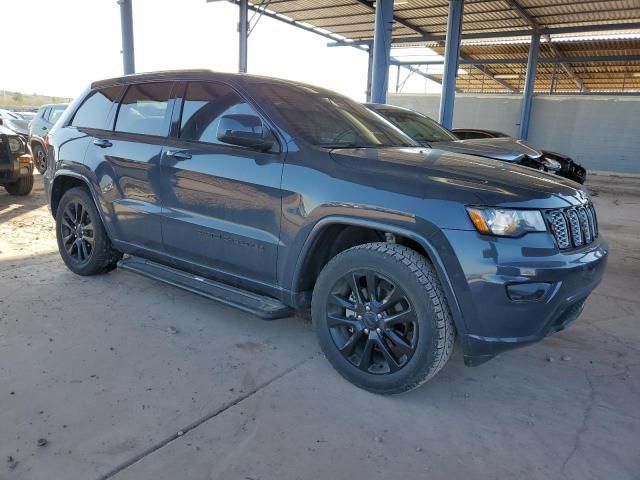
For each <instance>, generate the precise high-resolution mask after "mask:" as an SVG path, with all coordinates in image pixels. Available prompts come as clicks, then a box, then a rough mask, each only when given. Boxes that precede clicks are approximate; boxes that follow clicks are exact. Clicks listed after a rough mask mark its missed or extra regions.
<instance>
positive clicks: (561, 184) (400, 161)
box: [331, 147, 588, 208]
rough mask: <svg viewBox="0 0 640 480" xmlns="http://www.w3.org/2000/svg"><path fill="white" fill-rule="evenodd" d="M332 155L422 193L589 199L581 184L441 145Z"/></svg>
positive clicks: (552, 202) (457, 197)
mask: <svg viewBox="0 0 640 480" xmlns="http://www.w3.org/2000/svg"><path fill="white" fill-rule="evenodd" d="M331 156H332V157H333V159H334V160H335V161H336V162H338V163H339V164H341V165H343V166H346V167H348V168H349V169H351V170H352V171H353V172H354V174H353V178H354V179H360V182H362V181H366V182H367V183H369V184H370V185H371V186H373V187H375V188H378V189H384V190H395V191H397V192H398V193H404V194H407V195H412V196H419V197H421V198H433V199H436V198H438V199H446V200H451V201H458V202H464V203H465V204H478V205H494V206H503V207H508V206H519V207H526V208H561V207H567V206H570V205H576V204H581V203H584V202H585V201H586V200H587V198H588V197H587V193H586V192H585V191H583V190H582V189H581V188H580V187H579V186H578V185H577V184H575V183H573V182H569V181H567V180H565V179H563V178H561V177H558V176H557V175H551V174H547V173H544V172H540V171H538V170H534V169H531V168H528V167H523V166H520V165H515V164H512V163H507V162H503V161H496V160H492V159H488V158H481V157H477V156H472V155H462V154H457V153H451V152H447V151H443V150H440V149H432V148H413V147H411V148H354V149H335V150H332V151H331ZM363 179H364V180H363Z"/></svg>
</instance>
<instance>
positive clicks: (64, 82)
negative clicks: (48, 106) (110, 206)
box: [0, 0, 439, 101]
mask: <svg viewBox="0 0 640 480" xmlns="http://www.w3.org/2000/svg"><path fill="white" fill-rule="evenodd" d="M132 1H133V18H134V20H133V21H134V25H133V29H134V40H135V62H136V71H137V72H148V71H154V70H167V69H169V70H171V69H179V68H209V69H212V70H215V71H222V72H235V71H237V69H238V33H237V22H238V7H237V6H235V5H232V4H230V3H228V2H224V1H219V2H213V3H207V2H206V0H132ZM251 16H252V12H251V11H250V12H249V18H251ZM2 17H3V18H5V19H6V18H22V19H25V20H24V21H19V22H3V27H2V37H3V38H4V39H11V38H12V39H15V41H14V42H11V45H13V46H15V47H17V48H19V49H20V51H21V52H23V54H22V55H16V56H13V57H12V58H11V61H10V62H8V61H4V62H2V66H1V67H0V69H1V70H0V89H5V90H9V91H20V92H22V93H28V94H30V93H38V94H44V95H52V96H54V95H55V96H64V97H71V98H73V97H75V96H76V95H78V94H79V93H80V92H81V91H82V90H83V89H84V88H85V87H86V86H87V85H88V84H89V83H91V82H92V81H94V80H98V79H102V78H109V77H114V76H119V75H122V55H121V53H120V50H121V47H122V43H121V41H122V40H121V35H120V7H119V5H118V4H117V1H116V0H55V1H51V0H19V1H9V0H2ZM254 21H255V18H254ZM34 32H37V33H34ZM329 41H330V40H328V39H327V38H325V37H321V36H319V35H316V34H314V33H310V32H305V31H303V30H301V29H298V28H296V27H292V26H289V25H286V24H284V23H282V22H279V21H277V20H273V19H270V18H268V17H263V18H261V19H260V20H259V21H258V22H257V24H256V26H255V29H254V30H253V32H252V33H251V36H250V37H249V56H248V72H249V73H254V74H260V75H269V76H274V77H281V78H287V79H293V80H299V81H303V82H307V83H311V84H315V85H319V86H322V87H325V88H329V89H332V90H335V91H337V92H340V93H342V94H345V95H347V96H349V97H351V98H353V99H355V100H359V101H364V100H365V90H366V74H367V54H366V53H365V52H362V51H360V50H357V49H355V48H352V47H327V43H328V42H329ZM401 73H402V74H401V80H404V78H405V77H406V76H407V71H406V70H403V72H401ZM395 81H396V69H395V67H392V68H391V71H390V76H389V83H390V85H391V87H390V88H391V89H392V90H395ZM403 91H404V92H426V91H429V92H438V91H439V86H438V85H437V84H435V83H433V82H431V81H428V82H427V81H426V80H425V79H424V78H422V77H419V76H416V75H413V76H411V77H410V78H409V80H408V81H407V82H406V84H405V86H404V88H403Z"/></svg>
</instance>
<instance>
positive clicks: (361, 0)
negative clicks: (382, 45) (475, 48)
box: [330, 0, 517, 92]
mask: <svg viewBox="0 0 640 480" xmlns="http://www.w3.org/2000/svg"><path fill="white" fill-rule="evenodd" d="M356 2H358V3H359V4H361V5H365V6H366V7H369V8H370V9H371V10H373V11H375V9H376V7H375V3H374V2H372V1H370V0H356ZM393 20H394V21H395V22H396V23H399V24H400V25H402V26H404V27H406V28H409V29H411V30H413V31H414V32H416V33H418V34H420V35H423V36H431V35H432V34H431V33H430V32H428V31H426V30H424V29H422V28H421V27H418V26H416V25H413V24H412V23H411V22H409V21H407V20H405V19H403V18H400V17H398V16H397V15H394V16H393ZM445 40H446V38H443V39H442V41H445ZM391 43H393V39H392V41H391ZM330 46H331V45H330ZM460 58H463V59H467V58H468V57H466V56H465V55H464V54H462V53H460ZM476 68H478V67H476ZM478 70H479V71H480V72H482V73H483V74H484V75H486V76H487V77H489V78H490V79H491V80H493V81H494V82H496V83H498V84H500V85H502V86H503V87H505V88H507V89H508V90H510V91H512V92H516V91H517V89H515V88H513V87H512V86H511V85H509V84H508V83H507V82H505V81H503V80H500V79H499V78H496V77H495V76H494V75H493V73H491V71H490V70H489V69H488V68H485V67H479V68H478Z"/></svg>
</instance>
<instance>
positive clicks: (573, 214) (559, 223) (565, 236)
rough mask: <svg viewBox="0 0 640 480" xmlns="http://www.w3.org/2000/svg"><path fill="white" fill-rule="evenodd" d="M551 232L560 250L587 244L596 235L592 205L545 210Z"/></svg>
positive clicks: (596, 221)
mask: <svg viewBox="0 0 640 480" xmlns="http://www.w3.org/2000/svg"><path fill="white" fill-rule="evenodd" d="M545 218H546V219H547V223H548V225H549V228H550V230H551V233H552V234H553V236H554V237H555V239H556V242H557V244H558V248H559V249H560V250H567V249H571V248H578V247H582V246H584V245H589V244H590V243H591V242H593V241H594V240H595V239H596V238H597V237H598V220H597V218H596V211H595V209H594V208H593V205H592V204H590V203H588V204H584V205H581V206H579V207H570V208H563V209H554V210H547V211H546V214H545Z"/></svg>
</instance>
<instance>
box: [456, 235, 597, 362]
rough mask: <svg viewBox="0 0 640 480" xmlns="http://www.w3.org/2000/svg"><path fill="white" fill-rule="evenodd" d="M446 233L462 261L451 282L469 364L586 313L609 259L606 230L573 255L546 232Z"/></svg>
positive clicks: (536, 337)
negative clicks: (502, 235) (504, 235)
mask: <svg viewBox="0 0 640 480" xmlns="http://www.w3.org/2000/svg"><path fill="white" fill-rule="evenodd" d="M445 236H446V237H447V240H448V241H449V244H450V245H451V248H452V249H453V252H454V254H455V258H456V259H457V261H458V265H457V266H456V267H457V275H456V274H454V275H453V277H454V278H453V279H452V283H453V286H454V290H455V293H456V297H457V299H458V302H459V304H460V307H461V310H462V316H463V322H464V328H463V330H464V331H463V332H461V335H460V336H461V337H462V343H463V348H464V357H465V363H466V364H467V365H479V364H481V363H484V362H485V361H487V360H489V359H491V358H492V357H494V356H495V355H497V354H498V353H500V352H501V351H504V350H508V349H512V348H516V347H520V346H524V345H527V344H530V343H533V342H537V341H539V340H542V339H543V338H544V337H545V336H547V335H549V334H551V333H553V332H557V331H559V330H562V329H564V328H565V327H566V326H567V325H568V324H569V323H571V322H572V321H573V320H575V319H576V318H577V317H578V316H579V315H580V313H581V312H582V308H583V306H584V303H585V301H586V299H587V297H588V296H589V294H590V293H591V292H592V291H593V290H594V289H595V288H596V286H597V285H598V284H599V283H600V280H601V279H602V276H603V274H604V270H605V266H606V262H607V254H608V245H607V243H606V241H605V240H604V239H603V238H602V236H601V235H600V236H599V237H598V238H597V239H596V240H595V241H594V242H592V243H591V244H590V245H588V246H586V247H583V248H580V249H575V250H573V251H569V252H560V251H559V250H558V249H557V247H556V245H555V241H554V239H553V237H552V236H551V235H550V234H548V233H530V234H527V235H525V236H524V237H522V238H519V239H513V238H498V237H489V236H484V235H480V234H478V233H477V232H473V231H462V230H447V231H445ZM454 270H455V269H454ZM523 287H524V288H523ZM522 292H524V293H525V294H524V295H520V293H522ZM459 330H460V329H459Z"/></svg>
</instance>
